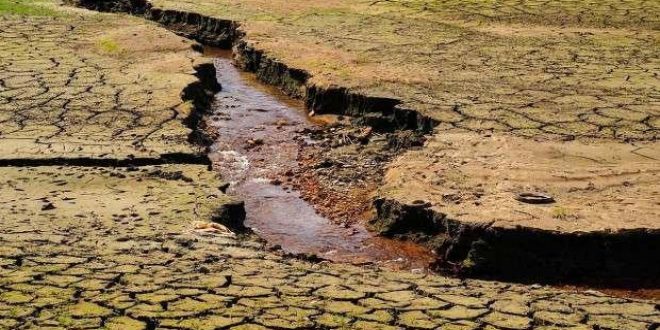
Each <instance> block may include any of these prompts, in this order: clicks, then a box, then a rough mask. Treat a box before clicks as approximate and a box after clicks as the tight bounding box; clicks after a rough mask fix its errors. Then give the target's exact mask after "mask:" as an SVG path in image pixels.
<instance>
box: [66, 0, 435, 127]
mask: <svg viewBox="0 0 660 330" xmlns="http://www.w3.org/2000/svg"><path fill="white" fill-rule="evenodd" d="M65 2H66V3H67V4H69V5H74V6H79V7H84V8H88V9H92V10H98V11H104V12H126V13H131V14H133V15H138V16H143V17H144V18H146V19H149V20H152V21H155V22H158V23H159V24H162V25H163V26H165V27H167V28H168V29H170V30H171V31H173V32H175V33H177V34H179V35H181V36H184V37H186V38H190V39H193V40H196V41H198V42H200V43H201V44H204V45H207V46H212V47H220V48H225V49H228V48H231V47H233V51H234V56H235V57H236V63H237V64H238V65H239V67H241V68H242V69H243V70H245V71H248V72H253V73H255V74H256V76H257V77H258V78H259V80H261V81H263V82H265V83H267V84H269V85H273V86H277V87H278V88H280V89H281V90H282V91H283V92H284V93H286V94H287V95H289V96H291V97H294V98H298V99H302V100H303V101H304V102H305V105H306V106H307V107H308V108H309V109H310V110H311V111H314V112H315V113H318V114H338V115H349V116H354V117H356V118H357V121H359V122H361V123H364V124H367V125H370V126H373V127H374V128H376V129H380V130H383V131H392V130H396V129H410V130H419V131H422V132H431V131H432V129H433V127H434V126H435V125H436V124H437V121H436V120H434V119H432V118H430V117H427V116H424V115H422V114H420V113H419V112H417V111H414V110H411V109H405V108H403V107H400V106H399V105H400V103H401V102H400V101H399V100H396V99H391V98H385V97H378V96H370V95H364V94H360V93H355V92H352V91H350V90H348V89H347V88H343V87H338V86H332V87H327V88H326V87H319V86H316V85H314V84H311V83H309V80H310V78H311V75H310V74H309V73H308V72H306V71H305V70H303V69H298V68H290V67H289V66H287V65H286V64H284V63H282V62H280V61H278V60H277V59H273V58H270V57H269V56H268V55H266V54H264V52H263V51H262V50H259V49H255V48H254V47H252V46H250V45H249V44H248V43H247V42H246V41H245V40H243V37H244V35H245V33H244V32H243V31H241V29H240V24H239V23H237V22H234V21H231V20H224V19H218V18H213V17H208V16H205V15H200V14H197V13H189V12H182V11H177V10H164V9H160V8H155V7H153V6H152V5H151V4H150V3H149V2H148V1H146V0H108V1H104V0H66V1H65Z"/></svg>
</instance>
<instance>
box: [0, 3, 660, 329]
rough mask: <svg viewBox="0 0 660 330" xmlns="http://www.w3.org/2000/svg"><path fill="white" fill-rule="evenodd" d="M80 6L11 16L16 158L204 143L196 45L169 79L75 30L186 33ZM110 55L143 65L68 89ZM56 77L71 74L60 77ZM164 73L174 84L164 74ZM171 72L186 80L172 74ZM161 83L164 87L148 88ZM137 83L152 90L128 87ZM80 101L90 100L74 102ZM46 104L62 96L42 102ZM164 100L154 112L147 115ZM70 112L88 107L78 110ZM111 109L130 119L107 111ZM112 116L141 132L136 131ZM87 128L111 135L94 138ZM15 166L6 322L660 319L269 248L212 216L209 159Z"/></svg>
mask: <svg viewBox="0 0 660 330" xmlns="http://www.w3.org/2000/svg"><path fill="white" fill-rule="evenodd" d="M67 15H69V16H66V17H65V18H48V17H46V18H36V17H31V18H24V17H16V16H9V19H6V20H5V19H4V17H3V20H2V21H1V22H0V30H1V31H2V34H0V43H1V44H2V46H3V47H2V48H0V49H3V51H4V49H14V52H13V53H12V56H10V57H7V58H10V59H12V62H11V64H6V63H5V60H4V59H5V58H6V57H5V56H3V62H2V65H3V68H2V70H0V74H3V75H6V76H3V77H5V78H3V79H2V82H3V83H2V85H0V91H1V92H0V96H1V97H2V98H1V99H0V100H1V102H2V105H3V107H4V108H3V111H2V112H0V113H2V115H3V116H4V119H3V121H2V122H0V129H1V130H2V132H3V138H5V141H3V145H12V146H17V145H18V143H19V142H16V141H24V140H27V141H28V142H26V143H28V146H29V148H26V149H23V148H21V149H20V150H19V151H22V150H25V151H26V152H25V153H21V152H15V149H16V148H17V147H12V148H10V149H5V150H4V151H2V157H3V158H6V159H17V157H24V159H31V158H32V157H33V156H34V155H36V156H34V158H38V159H44V163H45V164H47V163H48V162H49V161H50V160H49V157H54V158H53V159H55V158H59V157H67V158H72V159H73V158H76V157H78V159H86V157H98V158H104V157H108V158H109V157H112V156H116V157H125V158H129V159H130V158H131V157H130V155H132V154H133V155H139V154H140V155H142V156H140V157H144V158H146V157H160V156H161V155H162V154H166V153H171V152H173V151H172V150H176V152H185V153H191V152H192V151H191V149H190V148H193V149H194V147H191V146H190V145H189V144H187V143H186V142H185V141H186V140H187V139H188V135H189V133H190V129H189V128H188V127H187V126H186V125H184V124H183V123H182V121H181V119H183V118H182V117H183V116H181V117H180V116H176V120H174V119H171V117H172V113H173V111H174V110H172V108H173V107H174V108H178V105H179V104H180V103H182V102H183V101H181V99H180V97H181V95H180V94H181V91H182V90H183V89H185V87H186V86H189V85H190V84H191V83H192V82H194V81H195V79H196V78H194V77H193V76H192V75H191V73H193V72H194V71H193V67H192V64H193V62H194V61H193V60H192V59H191V58H190V57H188V56H187V55H183V54H182V53H181V52H171V51H170V50H163V54H160V56H157V57H158V58H159V59H162V58H167V56H170V55H171V56H172V57H173V58H174V59H176V61H174V62H175V63H186V64H185V65H184V64H181V65H180V66H178V65H176V66H174V67H175V68H180V69H181V71H176V70H172V68H171V67H168V68H166V69H165V68H161V69H160V70H155V71H156V72H158V73H163V71H164V72H166V73H167V74H165V75H164V76H160V75H156V74H155V73H154V72H153V71H149V68H150V65H156V64H158V63H161V62H160V61H157V62H155V61H150V62H147V63H140V62H138V63H136V62H135V61H136V58H137V59H140V58H141V57H140V56H141V54H142V53H143V52H146V50H141V51H137V52H136V53H134V55H135V56H136V57H128V58H124V57H122V56H119V55H117V57H115V56H110V57H108V56H107V54H103V53H101V54H99V53H97V52H96V51H94V50H93V48H92V49H90V48H85V47H80V48H77V47H76V44H77V43H76V42H71V40H73V41H75V40H76V39H75V38H76V35H77V33H82V35H83V36H85V37H84V41H85V42H86V41H87V40H88V39H87V38H89V40H94V38H93V37H94V36H102V35H106V34H107V33H112V32H117V31H116V30H114V29H113V28H115V27H116V28H118V29H119V30H120V31H121V30H123V29H129V30H130V29H133V27H135V26H138V27H140V33H138V32H137V31H135V32H131V33H129V34H128V35H124V36H125V37H122V38H116V39H114V38H113V39H112V40H114V42H115V43H118V45H117V46H121V45H122V43H126V42H135V45H136V46H135V47H138V46H147V47H154V46H155V45H157V43H145V42H144V41H143V40H142V39H141V38H142V37H143V36H142V35H141V33H143V32H144V33H147V35H148V33H155V34H156V35H159V42H160V41H162V42H166V41H171V42H173V43H174V44H176V45H182V44H186V42H184V41H183V40H182V39H180V38H177V37H175V36H174V35H172V34H169V33H166V32H165V31H164V30H162V29H160V28H157V27H155V26H154V25H149V24H146V23H142V22H141V21H136V20H134V19H131V18H129V17H126V16H116V15H93V14H90V13H87V12H79V13H78V12H76V13H68V14H67ZM18 23H20V24H18ZM30 27H33V28H34V29H35V31H37V32H38V33H32V32H31V31H30V30H29V28H30ZM71 27H74V28H73V29H71ZM46 31H47V33H46ZM72 31H79V32H75V33H72ZM42 32H43V33H42ZM117 33H119V32H117ZM70 38H71V40H70ZM5 45H6V47H4V46H5ZM124 45H125V44H124ZM187 45H189V44H187ZM21 47H27V48H21ZM99 47H100V48H101V49H102V50H103V52H105V51H108V50H110V51H111V52H113V51H112V50H113V49H116V48H115V46H113V42H108V41H106V42H102V43H100V44H99ZM124 47H126V46H124ZM178 47H179V46H177V47H176V49H179V48H178ZM185 47H186V49H188V47H189V46H185ZM127 49H131V48H130V47H127ZM74 50H75V51H74ZM129 52H130V51H129ZM63 53H64V55H62V54H63ZM173 53H174V54H173ZM183 53H185V54H188V53H187V51H186V52H183ZM69 56H72V58H71V59H69ZM191 56H193V55H192V54H191ZM49 57H53V58H55V59H56V60H55V62H53V61H50V60H48V58H49ZM44 58H46V60H45V61H44ZM83 59H84V60H83ZM145 59H148V57H145ZM105 61H108V62H110V63H111V64H112V65H115V66H111V67H114V68H122V67H127V66H130V65H129V64H127V63H126V62H132V63H134V64H133V65H136V67H138V68H137V69H135V70H137V71H136V72H135V76H132V75H131V71H130V70H129V71H123V72H122V74H114V73H112V75H111V74H110V73H111V72H110V73H108V75H107V76H105V78H102V79H101V78H100V77H98V76H97V74H99V75H100V76H103V72H105V70H104V69H103V68H104V65H106V64H103V66H102V65H101V64H98V65H99V66H92V67H91V68H88V70H87V76H85V78H84V79H87V80H88V81H89V82H90V85H91V86H103V85H107V86H112V87H111V88H109V89H108V90H105V91H104V92H103V93H100V94H97V93H96V92H94V87H92V88H91V89H90V90H87V89H86V88H84V87H81V88H82V89H83V91H81V92H77V93H74V94H73V95H71V94H69V93H70V92H69V91H70V90H75V89H74V88H69V86H67V84H68V81H69V78H68V77H69V75H70V74H72V72H73V76H74V77H75V76H77V75H78V74H77V73H76V72H77V69H76V68H77V67H79V66H81V65H82V66H83V67H84V64H81V62H82V63H85V62H87V63H104V62H105ZM57 63H59V64H57ZM141 70H145V71H141ZM82 71H85V70H82ZM82 71H81V72H82ZM90 71H91V72H90ZM62 72H64V74H63V75H62ZM176 72H179V73H180V74H178V73H176ZM51 75H54V76H61V77H60V79H58V80H56V82H55V81H50V79H49V78H48V77H50V76H51ZM172 75H174V76H172ZM111 76H112V78H111ZM34 77H37V78H34ZM126 77H142V78H144V79H146V81H143V80H140V79H133V80H131V79H128V80H126ZM22 79H24V80H25V82H23V83H20V81H21V80H22ZM84 79H83V80H84ZM150 79H153V81H154V82H153V83H154V84H155V86H160V88H156V87H155V86H154V85H150V84H149V83H148V82H149V81H151V80H150ZM170 79H171V80H170ZM74 80H75V79H74ZM46 82H47V83H46ZM167 82H172V84H171V85H168V84H165V86H163V85H159V84H161V83H167ZM80 83H82V80H81V82H80ZM44 84H47V85H44ZM151 87H153V88H154V91H153V93H158V95H161V94H160V93H162V97H153V98H151V97H149V96H147V95H150V94H149V90H148V89H149V88H151ZM58 89H59V90H60V93H64V94H62V96H63V99H62V100H61V101H62V103H63V104H62V105H59V106H58V105H56V103H53V104H51V103H50V102H51V101H49V100H50V99H51V98H52V95H51V96H48V95H49V94H48V93H49V91H52V90H58ZM145 89H147V90H145ZM131 90H137V91H143V92H145V93H144V94H140V93H137V94H130V93H129V95H133V96H132V97H127V98H124V96H123V95H125V94H124V93H127V91H131ZM40 95H41V96H44V95H46V96H47V97H45V99H41V98H39V96H40ZM56 95H59V94H57V93H56ZM103 95H106V96H105V97H104V96H103ZM32 97H34V100H32ZM55 99H57V97H55ZM77 100H82V101H80V102H82V103H83V104H82V105H80V106H79V107H75V108H68V107H69V106H68V105H67V104H75V102H78V101H77ZM19 101H20V102H19ZM97 101H98V102H99V103H98V104H97V103H94V102H97ZM31 102H32V103H31ZM42 102H45V104H46V106H39V104H41V103H42ZM124 102H126V104H125V105H124ZM30 104H32V105H34V106H30ZM152 104H153V105H154V108H153V113H150V114H149V115H142V114H138V113H141V112H142V111H146V110H149V109H152V108H151V107H150V105H152ZM71 109H73V111H71ZM156 109H160V111H162V112H164V113H167V115H163V113H161V112H159V111H156ZM36 110H38V111H36ZM189 110H190V109H189ZM198 110H199V109H198ZM69 112H70V113H71V115H73V114H76V116H75V117H68V116H67V114H68V113H69ZM62 113H63V115H61V116H60V114H62ZM96 113H99V114H98V115H96ZM104 116H109V117H110V118H116V120H111V119H104V120H100V119H99V118H98V117H101V118H105V117H104ZM161 116H162V117H161ZM77 118H78V119H77ZM122 118H124V119H123V120H127V121H128V122H129V123H128V124H127V123H126V122H123V121H122ZM127 118H130V119H127ZM168 118H169V119H168ZM149 119H152V120H149ZM87 121H89V125H87ZM114 125H116V126H114ZM44 127H45V128H44ZM108 127H110V128H112V127H118V128H126V127H128V128H130V129H131V130H133V131H132V132H131V133H125V134H126V135H124V133H121V132H115V130H113V129H108ZM165 127H167V129H165ZM102 128H103V129H102ZM149 132H157V133H151V134H149ZM5 134H7V136H6V137H5V136H4V135H5ZM133 134H135V135H133ZM87 135H89V136H87ZM163 136H164V137H163ZM161 137H162V139H161ZM37 138H39V140H36V139H37ZM69 138H71V141H69ZM41 139H44V140H47V141H50V140H51V139H59V141H60V143H61V145H63V146H67V147H66V148H64V147H62V148H59V149H58V148H55V147H54V146H55V145H56V144H55V143H53V144H52V145H51V146H49V145H48V144H46V145H45V146H41V145H40V143H39V142H40V141H41ZM79 140H82V141H83V142H87V141H93V142H94V143H97V142H98V144H100V145H102V147H101V148H98V149H97V148H91V147H89V148H90V149H87V148H88V146H87V144H85V143H82V142H80V141H79ZM136 141H137V142H136ZM166 141H167V142H166ZM170 141H176V143H175V142H171V143H170ZM37 146H38V147H37ZM69 146H75V147H73V148H70V147H69ZM115 146H116V147H115ZM81 148H82V149H81ZM145 149H146V150H145ZM106 153H112V154H111V155H106ZM141 153H142V154H141ZM90 155H91V156H90ZM81 165H85V164H81ZM0 172H1V173H2V175H1V176H0V177H2V179H1V180H0V200H1V202H2V204H3V208H2V210H1V211H0V212H1V213H0V216H1V217H2V225H1V226H0V243H1V244H0V328H7V329H48V328H52V329H90V328H106V329H155V328H163V329H167V328H169V329H215V328H235V329H263V328H274V329H282V328H286V329H305V328H355V329H397V328H413V329H415V328H416V329H432V328H438V327H442V328H446V329H451V328H456V329H529V328H538V329H553V328H566V327H568V328H570V327H573V328H576V329H580V328H585V329H592V328H600V329H655V328H657V327H658V323H660V312H659V311H658V306H657V304H655V303H653V302H649V301H641V300H632V299H622V298H613V297H610V296H607V295H603V294H600V293H597V292H587V293H572V292H568V291H562V290H557V289H551V288H548V287H544V286H538V285H535V286H525V285H516V284H508V283H503V282H489V281H475V280H458V279H451V278H446V277H442V276H436V275H427V274H413V273H409V272H391V271H386V270H382V269H379V268H371V267H354V266H349V265H343V264H328V263H321V264H313V263H309V262H305V261H299V260H295V259H288V258H285V257H282V256H278V255H276V254H272V253H269V252H264V251H263V249H262V248H261V244H259V243H255V242H253V241H251V240H243V239H238V238H236V237H235V236H234V235H233V234H231V233H229V232H226V231H224V230H222V228H221V227H214V226H212V225H211V224H210V223H209V222H210V221H211V219H212V218H213V215H214V213H215V212H216V210H217V208H218V207H219V206H220V205H222V204H223V203H226V202H229V201H230V198H228V197H227V196H225V195H224V194H222V193H221V192H220V191H219V190H218V187H219V186H220V185H221V184H222V182H221V181H220V180H219V179H218V178H216V177H215V175H213V173H211V172H208V171H207V170H206V166H205V165H198V164H181V163H174V164H160V165H143V166H124V167H111V166H109V167H106V166H100V165H99V166H91V165H85V166H72V165H64V164H62V165H57V166H4V167H2V168H0Z"/></svg>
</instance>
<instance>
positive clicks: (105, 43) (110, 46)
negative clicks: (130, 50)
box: [96, 37, 123, 55]
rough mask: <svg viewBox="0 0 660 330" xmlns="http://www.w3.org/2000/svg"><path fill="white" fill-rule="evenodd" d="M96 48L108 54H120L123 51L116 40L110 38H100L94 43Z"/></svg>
mask: <svg viewBox="0 0 660 330" xmlns="http://www.w3.org/2000/svg"><path fill="white" fill-rule="evenodd" d="M96 48H97V49H98V50H99V51H100V52H101V53H104V54H108V55H120V54H121V53H122V52H123V49H122V48H121V47H120V46H119V43H117V41H115V40H113V39H111V38H107V37H106V38H101V39H100V40H99V41H98V42H97V43H96Z"/></svg>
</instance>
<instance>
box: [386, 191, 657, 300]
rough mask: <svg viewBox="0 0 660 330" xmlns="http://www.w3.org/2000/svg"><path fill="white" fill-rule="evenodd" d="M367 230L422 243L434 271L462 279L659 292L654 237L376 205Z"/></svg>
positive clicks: (636, 232) (422, 205)
mask: <svg viewBox="0 0 660 330" xmlns="http://www.w3.org/2000/svg"><path fill="white" fill-rule="evenodd" d="M374 204H375V207H376V210H377V213H378V215H377V217H376V219H375V220H374V221H373V227H374V228H376V230H377V231H378V232H380V233H381V234H382V235H385V236H390V237H401V238H406V239H413V240H416V241H420V242H424V243H425V244H427V245H429V246H431V247H432V248H433V249H434V250H435V251H436V252H437V254H438V256H439V260H438V264H437V266H438V267H439V268H441V269H449V270H451V271H453V272H458V273H461V274H464V275H470V276H481V277H496V278H505V279H512V280H519V281H520V280H522V281H525V280H538V279H544V280H549V281H567V280H570V281H586V282H589V281H593V282H598V280H600V279H606V280H617V279H619V280H621V279H641V280H644V281H643V282H642V283H637V284H638V285H640V286H648V285H649V284H650V285H653V286H655V287H657V285H658V284H660V283H657V282H658V278H660V265H659V264H658V262H657V256H658V254H659V253H660V230H655V229H637V230H620V231H616V232H609V231H593V232H571V233H569V232H557V231H548V230H539V229H535V228H529V227H516V228H505V227H498V226H493V225H492V224H491V223H489V222H486V221H484V222H481V223H468V222H463V221H459V220H455V219H452V217H451V216H449V215H446V214H442V213H439V212H436V211H434V210H431V209H430V208H429V204H426V203H423V202H419V203H416V204H410V205H406V204H402V203H401V202H400V201H397V200H392V199H378V200H376V201H375V203H374Z"/></svg>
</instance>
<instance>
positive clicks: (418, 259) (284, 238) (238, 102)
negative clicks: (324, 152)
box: [209, 54, 432, 268]
mask: <svg viewBox="0 0 660 330" xmlns="http://www.w3.org/2000/svg"><path fill="white" fill-rule="evenodd" d="M222 55H223V56H221V57H218V58H217V59H216V60H215V64H216V68H217V77H218V81H219V82H220V84H221V85H222V91H221V92H220V93H218V94H217V95H216V100H215V104H214V112H213V114H212V116H211V117H210V118H209V124H210V126H212V127H213V128H215V130H216V131H217V133H218V136H217V138H216V141H215V144H214V145H213V146H212V152H211V154H210V157H211V160H212V161H213V162H214V166H215V168H216V169H217V170H218V171H219V172H220V173H221V175H222V176H223V178H224V179H225V180H227V181H229V182H230V183H231V186H230V188H229V191H228V192H229V193H231V194H234V195H237V196H239V197H240V198H242V199H243V200H245V204H246V205H245V208H246V211H247V219H246V225H247V226H249V227H251V228H252V229H253V230H254V231H255V232H256V233H257V234H259V235H260V236H261V237H262V238H264V239H266V240H267V241H268V243H269V244H270V245H280V246H281V247H282V249H283V250H284V251H286V252H292V253H314V254H318V255H319V256H321V257H323V258H327V259H330V260H335V261H349V262H376V263H380V264H390V265H392V266H394V267H395V268H425V267H426V266H427V265H428V263H429V262H430V261H431V259H432V256H431V255H430V254H429V253H428V252H427V251H426V250H425V249H423V248H421V247H419V246H417V245H414V244H412V243H406V242H400V241H395V240H389V239H383V238H377V237H373V236H372V235H371V234H370V233H369V232H368V231H367V230H366V229H365V228H364V227H362V226H361V225H359V224H356V225H352V226H349V227H346V226H340V225H338V224H335V223H333V222H331V221H330V220H328V219H326V218H324V217H322V216H320V215H318V214H317V213H316V212H315V210H314V208H313V206H312V205H310V204H308V203H307V202H306V201H304V200H303V199H301V198H300V196H299V194H298V193H297V192H295V191H291V190H289V189H287V188H284V187H282V186H280V185H278V184H277V182H274V183H273V180H272V178H275V177H276V176H277V175H278V174H281V173H284V172H286V171H287V170H288V169H295V168H297V166H298V165H297V164H298V163H297V156H298V150H299V141H300V140H301V139H305V137H304V135H303V134H300V132H301V130H302V129H304V128H306V127H311V126H312V125H317V124H316V123H315V122H313V121H311V120H310V118H309V117H308V116H307V114H306V111H305V109H304V107H303V106H302V104H301V103H298V102H295V101H292V100H290V99H288V98H286V97H285V96H283V95H281V93H280V92H279V91H277V90H275V89H273V88H269V87H265V86H263V85H262V84H259V83H258V82H257V81H256V80H255V78H254V77H253V76H252V75H250V74H246V73H243V72H240V71H239V70H238V69H236V68H235V67H234V66H233V65H232V62H231V59H230V58H229V56H227V55H229V54H222ZM307 142H308V143H306V145H307V146H306V148H307V147H309V148H313V147H314V146H313V143H312V142H311V141H307ZM310 144H312V145H310Z"/></svg>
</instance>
